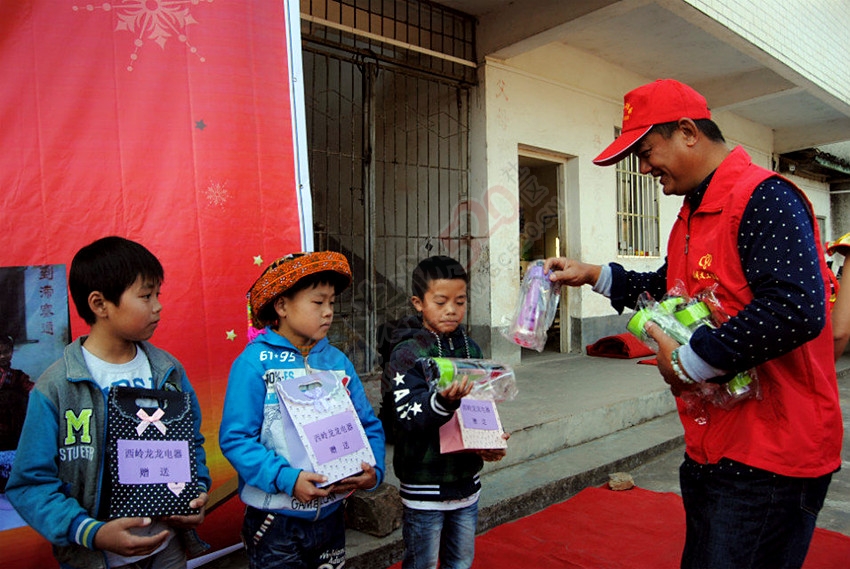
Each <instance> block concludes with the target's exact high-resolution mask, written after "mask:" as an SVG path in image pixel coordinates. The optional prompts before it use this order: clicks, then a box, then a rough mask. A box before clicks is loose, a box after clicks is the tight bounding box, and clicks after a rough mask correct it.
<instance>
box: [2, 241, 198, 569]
mask: <svg viewBox="0 0 850 569" xmlns="http://www.w3.org/2000/svg"><path fill="white" fill-rule="evenodd" d="M163 276H164V272H163V269H162V265H161V264H160V262H159V260H158V259H157V258H156V257H155V256H154V255H153V254H152V253H151V252H150V251H148V250H147V249H145V248H144V247H143V246H142V245H139V244H138V243H135V242H133V241H129V240H127V239H124V238H122V237H104V238H103V239H98V240H97V241H95V242H93V243H91V244H89V245H87V246H85V247H83V248H82V249H80V250H79V251H78V252H77V254H76V255H75V256H74V259H73V261H72V262H71V269H70V271H69V275H68V287H69V288H70V290H71V298H72V299H73V301H74V305H75V306H76V308H77V312H78V313H79V315H80V317H81V318H82V319H83V320H85V321H86V323H87V324H89V326H90V327H91V328H90V331H89V334H88V335H87V336H82V337H80V338H77V339H76V340H75V341H74V342H73V343H71V344H69V345H68V346H66V347H65V354H64V356H63V357H62V359H60V360H59V361H57V362H56V363H54V364H53V365H51V366H50V367H49V368H48V369H47V370H46V371H45V372H44V373H43V374H42V375H41V377H40V378H39V379H38V381H36V383H35V387H34V388H33V390H32V391H31V392H30V397H29V404H28V406H27V415H26V419H25V421H24V427H23V431H22V433H21V439H20V444H19V445H18V450H17V455H16V457H15V464H14V466H13V467H12V475H11V477H10V478H9V483H8V485H7V486H6V496H7V497H8V499H9V501H10V502H11V503H12V505H13V506H14V507H15V509H16V510H17V511H18V514H20V516H21V517H22V518H23V519H24V520H25V521H26V522H27V523H28V524H29V525H30V526H32V528H33V529H35V530H36V531H37V532H38V533H40V534H41V535H42V536H44V537H45V538H46V539H47V540H48V541H50V542H51V543H52V544H53V553H54V555H55V557H56V559H57V561H59V563H60V564H61V565H62V567H72V568H97V569H101V568H106V567H122V566H125V565H130V566H135V565H131V564H135V563H140V564H141V566H144V567H153V568H157V569H160V568H163V569H165V568H167V569H172V568H179V567H186V557H187V554H188V555H193V554H197V553H200V552H202V551H203V550H204V549H206V547H207V546H206V544H203V543H202V542H201V541H200V540H199V539H198V537H197V534H195V532H194V531H193V528H195V527H196V526H197V525H198V524H200V523H201V522H202V521H203V519H204V506H205V505H206V502H207V494H206V492H204V493H201V494H200V496H198V497H197V498H195V499H193V500H192V501H191V502H190V503H189V505H190V507H191V508H193V509H196V510H198V513H197V514H194V515H189V516H169V517H162V518H149V517H144V518H115V519H111V520H109V521H104V520H106V519H107V517H108V515H107V513H108V506H109V499H108V497H109V485H108V475H107V474H106V472H107V471H108V465H107V464H106V463H105V461H104V458H105V456H106V443H105V438H106V424H107V412H106V398H107V393H108V392H109V389H110V388H111V387H113V386H123V387H140V388H147V389H161V390H165V391H181V392H185V393H189V394H190V401H191V405H192V410H193V415H194V425H193V431H194V440H193V445H194V447H195V459H196V463H197V472H198V477H199V481H200V483H201V485H202V486H203V487H204V488H207V489H209V487H210V484H211V480H210V477H209V470H208V469H207V466H206V464H205V458H206V455H205V453H204V447H203V443H204V437H203V435H202V434H201V409H200V406H199V405H198V399H197V397H196V396H195V391H194V389H192V385H191V384H190V383H189V379H188V378H187V377H186V371H185V370H184V369H183V366H182V365H180V362H179V361H177V360H176V359H175V358H174V357H173V356H172V355H171V354H169V353H167V352H165V351H163V350H160V349H158V348H156V347H154V346H153V345H152V344H150V343H148V342H147V340H149V339H150V338H151V336H152V335H153V333H154V331H155V330H156V327H157V325H158V323H159V320H160V315H161V311H162V304H160V302H159V289H160V285H161V284H162V280H163Z"/></svg>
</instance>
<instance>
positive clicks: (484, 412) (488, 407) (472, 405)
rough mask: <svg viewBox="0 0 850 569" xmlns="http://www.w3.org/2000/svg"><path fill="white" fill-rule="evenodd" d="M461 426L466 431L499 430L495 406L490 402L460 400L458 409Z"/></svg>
mask: <svg viewBox="0 0 850 569" xmlns="http://www.w3.org/2000/svg"><path fill="white" fill-rule="evenodd" d="M459 412H460V414H461V418H462V419H463V426H464V427H466V428H467V429H480V430H484V431H497V430H499V418H498V416H497V415H496V404H495V403H493V402H492V401H484V400H479V399H469V398H466V399H461V401H460V409H459Z"/></svg>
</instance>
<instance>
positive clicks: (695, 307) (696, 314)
mask: <svg viewBox="0 0 850 569" xmlns="http://www.w3.org/2000/svg"><path fill="white" fill-rule="evenodd" d="M673 316H675V317H676V320H678V321H679V322H681V323H682V324H684V325H685V326H687V327H688V328H690V327H691V326H693V325H694V324H697V323H699V321H700V320H702V319H704V318H708V317H709V316H711V310H710V309H709V308H708V305H707V304H706V303H704V302H695V303H694V304H691V305H688V306H686V307H684V308H682V309H681V310H677V311H676V312H674V313H673Z"/></svg>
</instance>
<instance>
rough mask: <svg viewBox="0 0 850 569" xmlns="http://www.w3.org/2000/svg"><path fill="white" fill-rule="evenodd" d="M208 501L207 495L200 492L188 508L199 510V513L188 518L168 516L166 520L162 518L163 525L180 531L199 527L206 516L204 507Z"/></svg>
mask: <svg viewBox="0 0 850 569" xmlns="http://www.w3.org/2000/svg"><path fill="white" fill-rule="evenodd" d="M208 499H209V494H207V493H206V492H201V495H200V496H198V497H197V498H195V499H194V500H192V501H191V502H189V507H190V508H192V509H193V510H200V512H198V513H197V514H191V515H188V516H168V517H167V518H164V521H165V523H167V524H168V525H170V526H173V527H176V528H182V529H194V528H196V527H198V526H199V525H201V522H202V521H204V516H205V515H206V510H205V507H206V505H207V500H208Z"/></svg>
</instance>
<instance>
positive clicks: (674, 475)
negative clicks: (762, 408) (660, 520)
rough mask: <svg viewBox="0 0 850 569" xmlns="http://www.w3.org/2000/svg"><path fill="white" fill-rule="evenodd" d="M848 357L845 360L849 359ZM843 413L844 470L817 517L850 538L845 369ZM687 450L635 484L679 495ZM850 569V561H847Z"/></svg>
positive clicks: (659, 462) (665, 458)
mask: <svg viewBox="0 0 850 569" xmlns="http://www.w3.org/2000/svg"><path fill="white" fill-rule="evenodd" d="M846 357H847V356H845V358H846ZM838 388H839V391H840V393H841V410H842V413H843V415H844V433H845V435H844V441H845V442H844V448H843V451H842V458H843V462H842V468H841V470H840V471H838V472H837V473H836V474H834V475H833V477H832V483H831V484H830V486H829V492H828V493H827V496H826V503H825V504H824V507H823V510H821V513H820V515H819V516H818V527H821V528H825V529H828V530H832V531H837V532H839V533H843V534H844V535H847V536H850V444H848V437H850V369H844V370H843V372H842V374H841V376H840V377H839V380H838ZM683 452H684V447H679V448H677V449H675V450H672V451H669V452H666V453H664V454H663V455H661V456H660V457H658V458H656V459H654V460H652V461H650V462H648V463H646V464H645V465H643V466H640V467H638V468H635V469H634V470H632V471H631V474H632V477H633V478H634V479H635V484H636V485H637V486H640V487H642V488H646V489H647V490H654V491H656V492H675V493H677V494H679V493H680V492H679V475H678V472H679V464H681V462H682V454H683ZM847 565H848V567H850V560H848V561H847Z"/></svg>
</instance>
